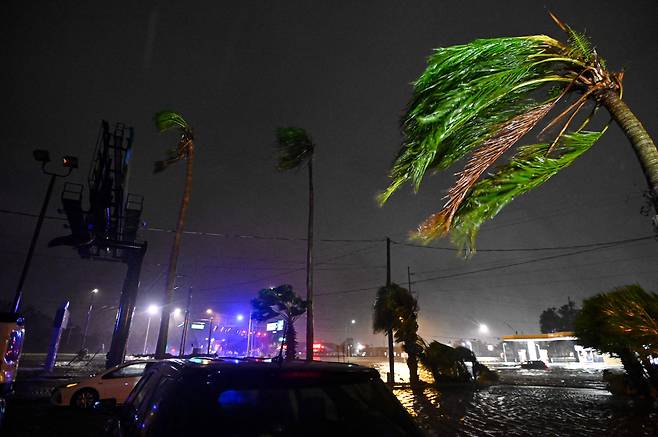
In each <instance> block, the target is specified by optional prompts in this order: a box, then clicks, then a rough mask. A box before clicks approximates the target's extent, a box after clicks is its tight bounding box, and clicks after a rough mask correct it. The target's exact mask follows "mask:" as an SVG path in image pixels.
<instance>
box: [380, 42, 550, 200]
mask: <svg viewBox="0 0 658 437" xmlns="http://www.w3.org/2000/svg"><path fill="white" fill-rule="evenodd" d="M554 44H555V42H554V41H553V40H551V39H550V38H548V37H544V36H537V37H523V38H494V39H480V40H476V41H473V42H472V43H470V44H466V45H459V46H453V47H448V48H442V49H438V50H436V51H435V53H434V55H432V56H431V57H430V58H429V60H428V65H427V68H426V69H425V71H424V72H423V74H422V75H421V76H420V78H419V79H418V80H417V81H416V82H415V84H414V94H413V97H412V100H411V104H410V105H409V108H408V110H407V113H406V114H405V115H404V116H403V118H402V130H403V133H404V137H405V139H404V143H403V145H402V148H401V150H400V152H399V154H398V156H397V159H396V161H395V164H394V165H393V168H392V170H391V175H390V176H391V179H392V180H393V181H392V182H391V185H390V186H389V188H388V189H387V190H386V191H384V192H383V193H382V194H381V195H380V197H379V200H380V202H382V203H383V202H385V201H386V200H387V199H388V197H389V196H390V195H391V194H392V193H393V192H394V191H395V190H396V189H397V188H398V187H399V186H400V185H401V184H403V183H405V182H407V181H412V182H413V184H414V187H415V189H416V190H417V189H418V187H419V186H420V183H421V182H422V179H423V176H424V175H425V172H426V171H427V170H428V169H433V170H441V169H444V168H446V167H448V166H449V165H450V164H452V163H453V162H455V161H456V160H458V159H460V158H462V157H463V156H464V155H465V154H466V153H468V152H470V151H471V150H473V149H474V148H475V147H476V146H478V145H479V144H481V143H482V142H483V141H485V140H486V139H487V138H489V137H490V136H492V135H494V134H495V133H496V131H497V128H498V127H499V126H500V125H501V124H504V123H505V122H506V121H508V120H510V119H512V118H514V117H515V116H517V115H519V114H522V113H524V112H526V111H528V110H529V109H530V108H532V107H536V106H537V105H538V104H540V103H543V101H539V102H538V101H537V100H535V98H534V97H532V96H531V92H532V91H534V90H536V89H537V88H539V87H541V86H543V85H544V84H545V83H547V82H554V81H558V82H559V81H561V80H562V78H561V77H559V76H556V75H554V73H553V71H552V69H553V68H554V66H553V65H552V64H551V63H547V62H538V61H539V58H538V57H540V56H541V55H543V54H546V53H547V52H549V51H551V50H553V49H554Z"/></svg>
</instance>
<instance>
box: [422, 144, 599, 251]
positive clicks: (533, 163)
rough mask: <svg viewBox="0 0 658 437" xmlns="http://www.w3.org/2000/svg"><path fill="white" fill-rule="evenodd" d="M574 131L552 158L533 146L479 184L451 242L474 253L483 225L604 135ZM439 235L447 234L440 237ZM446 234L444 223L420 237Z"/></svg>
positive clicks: (465, 204)
mask: <svg viewBox="0 0 658 437" xmlns="http://www.w3.org/2000/svg"><path fill="white" fill-rule="evenodd" d="M604 132H605V131H600V132H574V133H569V134H565V135H564V136H563V137H562V139H561V140H560V142H559V143H558V146H557V147H556V148H555V150H554V151H553V154H552V155H551V156H547V152H548V150H549V148H550V144H548V143H542V144H532V145H526V146H523V147H521V148H520V149H519V151H518V152H517V154H516V155H515V156H514V157H513V158H512V160H511V161H510V162H509V163H508V164H506V165H504V166H502V167H501V168H499V169H498V170H497V171H496V172H495V173H494V174H492V175H490V176H489V177H487V178H484V179H482V180H480V181H479V182H477V183H476V184H475V185H474V186H473V189H472V190H471V192H470V194H469V196H468V198H467V199H466V200H465V201H464V202H463V203H461V205H460V207H459V209H458V211H457V213H456V214H455V218H454V223H453V226H452V228H451V229H450V237H451V240H452V242H453V243H454V244H455V245H456V246H458V247H459V248H460V249H461V250H462V251H463V252H462V254H464V255H470V254H472V253H473V252H474V250H475V237H476V236H477V233H478V230H479V229H480V226H481V225H482V223H484V222H485V221H486V220H488V219H491V218H493V217H494V216H495V215H496V214H498V212H500V210H501V209H502V208H503V207H504V206H505V205H507V204H508V203H509V202H511V201H512V200H513V199H515V198H516V197H518V196H520V195H521V194H524V193H526V192H528V191H530V190H531V189H533V188H536V187H538V186H539V185H541V184H543V183H544V182H546V181H547V180H548V179H550V178H551V177H553V176H554V175H556V174H557V173H558V172H559V171H560V170H562V169H563V168H565V167H567V166H569V165H570V164H571V163H573V162H574V161H575V160H576V158H578V157H579V156H581V155H582V154H583V153H585V152H586V151H587V150H588V149H589V148H590V147H591V146H592V145H593V144H594V143H595V142H596V141H597V140H598V139H599V138H600V137H601V136H602V135H603V133H604ZM438 232H444V233H442V234H439V233H438ZM443 235H445V227H443V224H442V223H440V222H439V223H427V224H425V225H424V227H423V225H421V227H420V228H419V230H418V232H417V234H416V235H415V236H416V237H417V238H419V239H421V240H428V239H431V238H436V237H438V236H443Z"/></svg>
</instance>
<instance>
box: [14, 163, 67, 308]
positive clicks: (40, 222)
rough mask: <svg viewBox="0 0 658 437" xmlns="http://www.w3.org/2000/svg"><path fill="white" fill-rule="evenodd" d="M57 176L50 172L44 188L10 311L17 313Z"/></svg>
mask: <svg viewBox="0 0 658 437" xmlns="http://www.w3.org/2000/svg"><path fill="white" fill-rule="evenodd" d="M56 178H57V175H56V174H54V173H53V174H50V182H48V189H47V190H46V197H45V198H44V199H43V204H42V205H41V211H40V212H39V218H38V219H37V224H36V226H35V227H34V233H33V234H32V241H31V242H30V248H29V249H28V251H27V257H26V258H25V263H24V264H23V270H22V271H21V276H20V278H19V279H18V286H17V287H16V293H15V294H14V303H13V304H12V307H11V308H12V312H14V313H17V312H18V308H19V307H20V305H21V300H22V299H23V285H24V284H25V278H26V277H27V272H28V270H29V269H30V264H31V263H32V256H33V255H34V249H35V247H36V245H37V240H38V239H39V234H40V233H41V225H43V219H44V218H45V216H46V210H47V209H48V203H50V196H51V195H52V194H53V187H54V186H55V179H56Z"/></svg>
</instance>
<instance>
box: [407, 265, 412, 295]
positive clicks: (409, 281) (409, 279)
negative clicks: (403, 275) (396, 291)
mask: <svg viewBox="0 0 658 437" xmlns="http://www.w3.org/2000/svg"><path fill="white" fill-rule="evenodd" d="M407 283H408V284H409V293H411V269H410V268H409V266H407Z"/></svg>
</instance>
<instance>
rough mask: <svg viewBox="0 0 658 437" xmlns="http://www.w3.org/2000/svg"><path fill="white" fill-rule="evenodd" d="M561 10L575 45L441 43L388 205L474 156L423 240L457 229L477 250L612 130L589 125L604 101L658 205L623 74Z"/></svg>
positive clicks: (517, 40) (421, 83) (653, 154)
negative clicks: (535, 139) (514, 208)
mask: <svg viewBox="0 0 658 437" xmlns="http://www.w3.org/2000/svg"><path fill="white" fill-rule="evenodd" d="M551 16H552V17H553V19H554V20H555V22H556V23H557V24H558V26H560V28H561V29H562V30H564V31H565V32H566V33H567V35H568V37H569V40H568V43H562V42H560V41H558V40H555V39H553V38H550V37H548V36H546V35H534V36H524V37H510V38H507V37H506V38H494V39H480V40H476V41H473V42H471V43H469V44H465V45H459V46H453V47H447V48H442V49H438V50H436V51H435V53H434V54H433V55H432V56H431V57H430V58H429V60H428V66H427V69H426V70H425V71H424V72H423V74H422V75H421V76H420V78H419V79H418V80H417V81H416V82H415V86H414V94H413V97H412V100H411V103H410V105H409V108H408V110H407V113H406V114H405V115H404V116H403V118H402V131H403V134H404V142H403V145H402V148H401V149H400V151H399V153H398V156H397V158H396V161H395V162H394V164H393V167H392V169H391V172H390V177H391V179H392V182H391V183H390V185H389V187H388V188H387V189H386V190H385V191H384V192H383V193H381V194H380V195H379V198H378V199H379V202H380V204H383V203H385V202H386V200H387V199H388V198H389V196H390V195H391V194H392V193H393V192H394V191H396V190H397V189H398V188H399V187H400V186H401V185H403V184H404V183H406V182H411V183H413V185H414V188H415V190H418V188H419V186H420V184H421V182H422V180H423V177H424V176H425V173H426V172H427V170H434V171H439V170H444V169H446V168H447V167H449V166H450V165H451V164H453V163H454V162H455V161H457V160H459V159H461V158H463V157H465V156H466V155H468V154H469V153H471V152H472V154H471V157H470V158H469V160H468V161H467V163H466V166H465V168H464V169H463V170H462V171H461V172H459V173H458V174H457V182H456V183H455V185H454V186H453V187H452V188H450V190H449V191H448V194H447V196H446V199H447V201H446V203H445V205H444V207H443V209H442V210H441V211H439V212H438V213H436V214H433V215H432V216H430V217H429V218H428V219H427V220H426V221H425V222H424V223H422V224H421V225H420V226H419V227H418V230H417V232H416V233H415V234H414V236H415V237H416V238H418V239H420V240H422V241H424V242H429V241H431V240H432V239H435V238H438V237H443V236H446V235H448V234H449V235H450V237H451V239H452V241H453V243H454V244H456V245H457V246H459V247H460V248H462V249H463V250H465V252H466V253H467V254H468V253H470V252H471V251H472V250H473V248H474V243H475V237H476V235H477V232H478V230H479V228H480V226H481V225H482V223H483V222H484V221H485V220H487V219H490V218H493V217H494V216H495V215H496V214H497V213H498V212H499V211H500V210H501V208H503V207H504V206H505V205H506V204H508V203H509V202H510V201H511V200H512V199H514V198H515V197H517V196H519V195H521V194H523V193H525V192H527V191H529V190H530V189H532V188H535V187H537V186H539V185H541V184H542V183H544V182H546V181H547V180H548V179H549V178H551V177H552V176H554V175H555V174H557V173H558V172H559V171H560V170H562V169H563V168H565V167H566V166H568V165H570V164H571V163H572V162H573V161H574V160H575V159H576V158H578V157H579V156H580V155H582V154H583V153H584V152H585V151H587V150H588V149H589V148H590V147H591V146H592V145H593V144H594V142H595V141H596V140H598V139H599V138H600V137H601V136H602V135H603V133H604V132H605V130H606V127H607V126H606V127H603V128H602V129H599V130H597V131H587V130H585V128H586V127H587V125H588V124H589V122H590V120H591V118H592V116H593V114H594V112H595V111H596V110H597V109H598V107H599V106H605V107H606V108H607V109H608V111H609V112H610V114H611V115H612V118H613V119H614V120H615V121H616V122H617V123H618V124H619V126H620V127H621V128H622V130H623V131H624V133H625V134H626V136H627V137H628V139H629V140H630V142H631V145H632V146H633V149H634V151H635V154H636V155H637V157H638V159H639V160H640V163H641V166H642V170H643V172H644V175H645V177H646V179H647V182H648V185H649V192H650V196H651V199H652V201H653V204H654V208H655V209H656V211H658V197H657V196H656V194H657V193H658V151H656V146H655V145H654V143H653V141H652V139H651V137H650V136H649V134H648V133H647V131H646V130H645V129H644V127H643V126H642V124H641V123H640V122H639V121H638V119H637V118H636V117H635V115H633V113H632V112H631V110H630V109H629V108H628V106H626V104H625V103H624V102H623V101H622V99H621V96H622V78H623V73H621V72H620V73H613V72H610V71H609V70H608V69H607V67H606V64H605V61H604V60H603V58H601V57H600V56H599V54H598V53H597V52H596V50H594V49H593V48H592V46H591V45H590V43H589V41H588V40H587V39H586V38H585V37H584V36H583V35H581V34H579V33H577V32H575V31H574V30H572V29H571V28H570V27H569V26H567V25H566V24H564V23H562V22H561V21H559V20H558V19H557V18H556V17H554V16H553V15H551ZM572 95H575V96H576V97H574V98H573V99H572V101H569V102H568V103H566V108H565V109H563V110H562V108H560V111H559V113H558V114H557V115H555V116H554V117H553V118H552V120H551V121H549V122H547V123H546V125H545V127H544V128H543V130H542V131H541V133H540V136H542V134H543V133H544V132H547V131H549V130H551V129H553V128H555V129H556V130H557V133H556V134H555V135H553V136H552V137H550V138H548V140H547V141H545V142H542V143H540V144H533V145H526V146H523V147H521V148H520V149H519V150H518V151H517V153H516V154H515V155H514V156H513V157H512V159H511V161H510V162H509V163H508V164H507V165H504V166H502V167H500V168H499V169H498V170H497V171H496V172H494V173H493V174H491V175H489V176H488V177H486V178H483V179H480V177H481V176H482V175H483V174H484V172H485V171H487V169H489V167H490V166H491V165H493V164H494V162H495V161H496V160H497V159H498V158H499V157H501V155H503V154H504V153H505V152H506V151H508V150H509V149H510V148H511V147H512V146H513V145H514V144H515V143H516V142H518V141H519V140H520V139H521V137H523V136H524V135H525V134H526V133H528V132H529V131H530V130H531V129H532V128H534V127H535V126H537V125H538V124H539V122H540V121H542V120H544V119H546V118H547V116H548V114H549V113H550V112H551V111H552V110H553V109H555V108H556V105H557V104H558V102H561V101H562V102H564V101H566V100H568V98H569V97H570V96H572ZM588 102H593V103H594V105H593V108H592V111H591V112H590V113H589V115H587V116H586V117H581V118H584V120H580V119H578V118H577V115H578V114H580V113H581V110H582V109H584V108H585V106H586V104H587V103H588ZM576 120H578V121H577V122H576ZM573 126H576V127H575V129H573V128H572V127H573Z"/></svg>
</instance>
